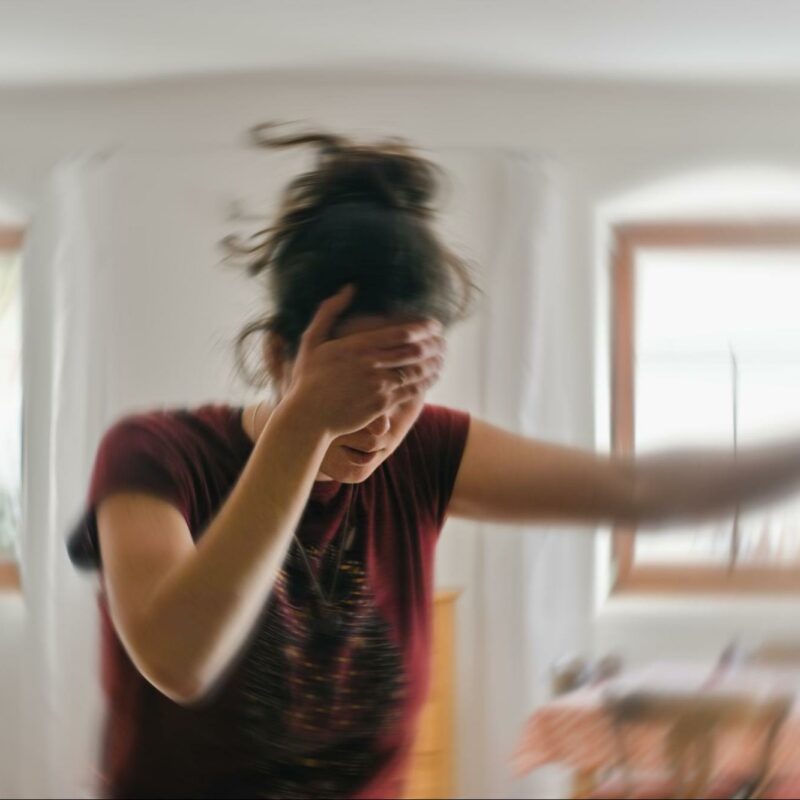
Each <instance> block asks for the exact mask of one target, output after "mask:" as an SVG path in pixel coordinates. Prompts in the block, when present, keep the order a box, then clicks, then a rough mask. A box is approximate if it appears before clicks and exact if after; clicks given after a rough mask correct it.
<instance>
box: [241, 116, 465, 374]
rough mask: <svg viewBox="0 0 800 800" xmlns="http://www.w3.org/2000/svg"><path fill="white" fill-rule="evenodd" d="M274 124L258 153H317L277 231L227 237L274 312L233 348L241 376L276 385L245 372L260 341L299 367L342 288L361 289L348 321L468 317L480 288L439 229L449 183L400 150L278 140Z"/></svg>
mask: <svg viewBox="0 0 800 800" xmlns="http://www.w3.org/2000/svg"><path fill="white" fill-rule="evenodd" d="M278 127H282V126H279V125H277V124H276V123H264V124H261V125H257V126H256V127H254V128H253V129H252V130H251V132H250V134H251V139H252V142H253V143H254V144H255V145H256V146H258V147H265V148H285V147H295V146H307V147H311V148H312V149H313V150H314V151H315V155H316V160H315V163H314V165H313V168H312V169H310V170H309V171H307V172H305V173H303V174H301V175H299V176H297V177H296V178H294V179H293V180H292V181H291V182H290V183H289V184H288V186H287V187H286V188H285V190H284V192H283V196H282V199H281V203H280V206H279V209H278V213H277V217H276V219H275V221H274V223H273V224H272V225H271V226H270V227H268V228H265V229H264V230H262V231H259V232H258V233H256V234H254V235H253V236H252V237H250V240H249V244H247V243H242V242H239V241H237V240H236V239H235V238H232V237H229V238H228V239H227V240H226V244H227V246H228V248H229V250H230V251H232V252H233V253H236V254H238V255H240V256H244V257H245V258H246V259H247V263H246V265H247V269H248V272H249V273H250V274H251V275H254V276H260V275H264V276H265V278H266V288H267V290H268V297H269V300H270V301H271V305H272V306H273V309H274V310H273V311H272V312H270V313H269V314H268V315H265V316H262V317H260V318H259V319H257V320H254V321H253V322H251V323H249V324H248V325H247V326H246V327H245V328H244V329H243V330H242V331H241V333H240V334H239V336H238V338H237V342H236V346H237V356H238V363H239V366H240V368H241V369H242V370H243V371H244V373H245V375H246V376H247V378H248V380H249V381H250V382H251V383H254V384H257V385H260V386H263V385H265V384H266V383H268V381H269V376H268V375H267V374H265V373H264V372H263V370H260V371H259V372H258V373H257V374H254V373H252V372H251V371H249V370H248V368H247V366H246V360H247V354H246V348H245V344H246V342H247V341H248V340H249V339H250V337H251V336H252V335H253V334H254V333H265V332H271V333H273V334H276V335H278V336H280V337H281V338H282V339H283V343H284V347H285V351H286V353H287V355H288V356H289V357H294V355H296V352H297V347H298V346H299V340H300V337H301V335H302V333H303V331H304V330H305V328H306V327H307V326H308V323H309V322H310V321H311V318H312V317H313V315H314V312H315V311H316V308H317V307H318V306H319V304H320V303H321V302H322V301H323V300H324V299H325V298H326V297H329V296H330V295H331V294H333V293H335V292H336V291H338V290H339V289H340V288H341V287H342V286H343V285H344V284H345V283H354V284H356V296H355V298H354V300H353V302H352V303H351V305H350V307H349V308H348V310H347V312H346V316H354V315H356V314H393V313H395V314H408V315H413V316H419V317H432V318H435V319H438V320H439V321H440V322H441V323H442V324H443V325H444V326H449V325H451V324H452V323H453V322H455V321H457V320H459V319H461V318H463V317H464V316H465V315H466V314H467V313H468V310H469V307H470V305H471V300H472V296H473V292H474V288H475V287H474V284H473V282H472V280H471V277H470V271H469V269H468V267H467V265H466V263H465V261H464V260H463V259H461V258H459V257H458V256H457V255H456V254H455V253H453V252H452V251H451V250H449V249H448V248H447V247H445V246H444V245H443V244H442V243H441V242H440V241H439V239H438V238H437V236H436V235H435V233H434V231H433V229H432V221H433V218H434V215H435V206H434V201H435V200H436V196H437V194H438V192H439V188H440V183H441V178H442V177H443V173H442V171H441V169H440V168H439V167H437V166H436V165H435V164H433V163H432V162H431V161H428V160H427V159H425V158H423V157H421V156H420V155H418V154H416V153H415V152H414V151H413V150H412V149H411V148H410V147H409V146H408V145H407V144H406V143H405V142H404V141H403V140H401V139H397V138H393V139H387V140H384V141H382V142H379V143H377V144H370V145H365V144H356V143H354V142H352V141H350V140H349V139H346V138H344V137H342V136H337V135H334V134H331V133H326V132H321V131H303V132H299V133H295V134H285V135H279V134H278V132H277V130H276V129H277V128H278Z"/></svg>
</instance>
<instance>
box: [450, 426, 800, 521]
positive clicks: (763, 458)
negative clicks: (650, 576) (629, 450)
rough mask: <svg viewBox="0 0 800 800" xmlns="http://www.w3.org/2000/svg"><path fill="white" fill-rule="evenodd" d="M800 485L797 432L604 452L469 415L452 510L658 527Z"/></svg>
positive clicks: (486, 516) (484, 516) (474, 515)
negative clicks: (749, 441)
mask: <svg viewBox="0 0 800 800" xmlns="http://www.w3.org/2000/svg"><path fill="white" fill-rule="evenodd" d="M794 488H800V438H796V439H794V440H786V441H782V442H779V443H775V444H769V445H763V446H759V447H750V448H745V449H742V450H740V451H739V453H738V455H737V456H736V457H735V458H734V456H733V454H732V453H730V452H728V451H725V450H722V449H718V450H714V449H709V450H675V451H664V452H659V453H653V454H648V455H644V456H640V457H638V458H623V457H615V456H608V455H600V454H595V453H591V452H587V451H584V450H579V449H575V448H570V447H563V446H559V445H553V444H548V443H546V442H542V441H538V440H535V439H530V438H526V437H524V436H519V435H517V434H514V433H510V432H509V431H505V430H503V429H502V428H498V427H495V426H494V425H490V424H488V423H486V422H483V421H481V420H478V419H473V420H472V422H471V425H470V432H469V436H468V438H467V444H466V448H465V450H464V455H463V458H462V461H461V467H460V469H459V473H458V477H457V479H456V485H455V488H454V490H453V496H452V499H451V501H450V514H452V515H454V516H460V517H466V518H469V519H478V520H487V521H488V520H491V521H496V522H509V523H530V524H539V523H543V522H554V523H575V524H581V523H588V524H603V523H645V524H648V525H660V524H666V523H672V522H683V521H689V520H693V519H701V518H703V517H709V516H714V515H718V514H719V515H721V514H725V513H727V512H730V511H732V510H733V508H734V507H735V506H736V504H737V502H738V503H741V504H742V505H743V506H744V505H751V504H753V503H757V502H759V501H765V500H770V499H773V498H776V497H778V496H780V495H782V494H786V493H788V492H789V491H791V490H792V489H794Z"/></svg>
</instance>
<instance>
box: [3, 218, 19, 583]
mask: <svg viewBox="0 0 800 800" xmlns="http://www.w3.org/2000/svg"><path fill="white" fill-rule="evenodd" d="M21 246H22V232H21V231H19V230H16V229H12V230H9V229H3V228H0V589H8V588H16V587H17V586H18V574H17V570H16V563H15V555H16V545H17V533H18V527H19V519H20V488H21V486H20V484H21V480H20V479H21V474H22V460H21V455H22V372H21V356H22V325H21V291H20V256H21Z"/></svg>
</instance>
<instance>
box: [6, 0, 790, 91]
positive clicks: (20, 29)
mask: <svg viewBox="0 0 800 800" xmlns="http://www.w3.org/2000/svg"><path fill="white" fill-rule="evenodd" d="M295 70H298V71H299V70H302V71H304V72H308V71H314V72H319V71H322V72H325V73H330V72H333V71H336V70H341V71H347V72H352V71H359V72H362V71H363V72H364V73H365V74H374V73H390V72H391V73H396V74H407V75H436V74H439V75H449V74H454V73H464V72H468V73H471V74H476V73H477V74H483V75H486V76H509V75H518V76H522V77H525V76H559V77H567V78H610V79H622V80H675V81H687V80H688V81H694V80H703V81H717V80H720V81H770V80H781V81H786V80H790V81H794V80H800V1H798V0H550V2H542V1H540V0H426V1H423V0H281V1H280V2H276V1H275V0H0V84H5V85H13V84H23V85H30V84H42V83H45V84H47V83H86V82H91V83H104V82H115V81H136V80H151V79H158V78H169V77H182V76H191V75H200V74H218V75H219V74H230V73H235V72H264V71H281V72H285V71H295Z"/></svg>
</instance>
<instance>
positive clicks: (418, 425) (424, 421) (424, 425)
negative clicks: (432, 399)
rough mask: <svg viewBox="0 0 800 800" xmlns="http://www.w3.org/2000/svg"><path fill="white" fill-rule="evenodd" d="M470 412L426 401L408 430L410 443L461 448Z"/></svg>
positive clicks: (430, 446) (464, 439) (427, 446)
mask: <svg viewBox="0 0 800 800" xmlns="http://www.w3.org/2000/svg"><path fill="white" fill-rule="evenodd" d="M469 425H470V414H469V412H467V411H462V410H460V409H455V408H450V407H449V406H442V405H436V404H433V403H426V404H425V405H424V406H423V408H422V411H421V412H420V415H419V417H417V420H416V422H415V423H414V425H413V426H412V427H411V429H410V431H409V437H408V438H410V440H411V443H416V444H417V445H418V446H422V447H424V448H434V449H436V448H440V447H442V446H448V445H449V446H454V447H458V446H459V444H460V445H461V447H462V448H463V445H464V444H465V442H466V438H467V433H468V432H469Z"/></svg>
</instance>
